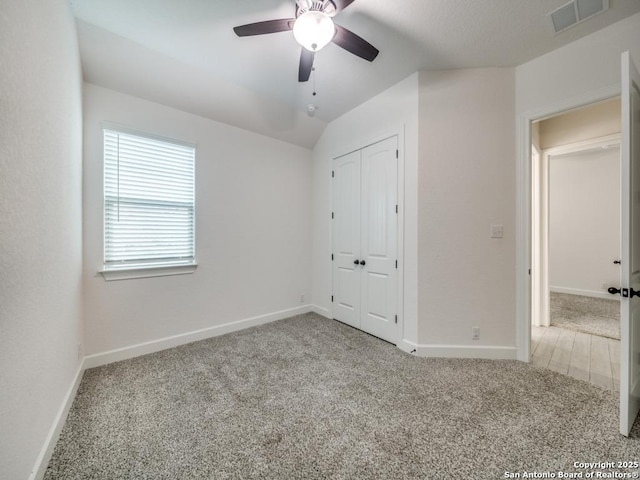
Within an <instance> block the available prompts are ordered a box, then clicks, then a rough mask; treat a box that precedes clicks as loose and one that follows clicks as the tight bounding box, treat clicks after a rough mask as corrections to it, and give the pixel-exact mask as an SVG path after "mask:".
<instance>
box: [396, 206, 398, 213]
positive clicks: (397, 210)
mask: <svg viewBox="0 0 640 480" xmlns="http://www.w3.org/2000/svg"><path fill="white" fill-rule="evenodd" d="M396 213H398V205H396Z"/></svg>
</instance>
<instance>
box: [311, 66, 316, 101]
mask: <svg viewBox="0 0 640 480" xmlns="http://www.w3.org/2000/svg"><path fill="white" fill-rule="evenodd" d="M311 73H312V74H313V96H314V97H315V96H316V95H317V92H316V67H311Z"/></svg>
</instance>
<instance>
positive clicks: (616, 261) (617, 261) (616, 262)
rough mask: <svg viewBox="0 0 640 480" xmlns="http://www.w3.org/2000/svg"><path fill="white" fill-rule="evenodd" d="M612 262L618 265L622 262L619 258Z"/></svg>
mask: <svg viewBox="0 0 640 480" xmlns="http://www.w3.org/2000/svg"><path fill="white" fill-rule="evenodd" d="M613 263H614V264H615V265H620V264H621V263H622V262H621V261H620V260H614V261H613Z"/></svg>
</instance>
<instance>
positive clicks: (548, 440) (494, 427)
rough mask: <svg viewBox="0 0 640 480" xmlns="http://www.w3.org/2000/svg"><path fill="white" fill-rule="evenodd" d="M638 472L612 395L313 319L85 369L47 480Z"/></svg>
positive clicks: (639, 435)
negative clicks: (610, 466) (617, 466)
mask: <svg viewBox="0 0 640 480" xmlns="http://www.w3.org/2000/svg"><path fill="white" fill-rule="evenodd" d="M639 458H640V427H639V425H638V424H636V426H635V427H634V430H633V433H632V438H629V439H627V438H624V437H622V436H620V435H619V434H618V397H617V396H616V395H615V394H613V393H612V392H610V391H605V390H603V389H601V388H598V387H595V386H592V385H589V384H588V383H585V382H581V381H578V380H575V379H573V378H570V377H567V376H564V375H560V374H557V373H554V372H552V371H550V370H547V369H542V368H537V367H534V366H532V365H528V364H525V363H522V362H517V361H490V360H461V359H426V358H418V357H415V356H412V355H409V354H406V353H403V352H402V351H400V350H399V349H397V348H396V347H394V346H392V345H390V344H388V343H386V342H383V341H381V340H378V339H376V338H374V337H371V336H369V335H367V334H365V333H362V332H360V331H358V330H355V329H352V328H350V327H347V326H345V325H343V324H340V323H338V322H336V321H333V320H327V319H324V318H322V317H320V316H318V315H315V314H305V315H301V316H297V317H293V318H290V319H286V320H281V321H278V322H274V323H271V324H268V325H264V326H260V327H255V328H251V329H247V330H243V331H239V332H235V333H232V334H228V335H224V336H220V337H216V338H211V339H208V340H204V341H200V342H196V343H191V344H189V345H184V346H181V347H177V348H173V349H170V350H165V351H162V352H158V353H154V354H150V355H146V356H143V357H138V358H134V359H131V360H127V361H123V362H119V363H114V364H111V365H107V366H104V367H99V368H94V369H90V370H87V371H86V372H85V374H84V378H83V379H82V383H81V385H80V388H79V391H78V394H77V397H76V399H75V401H74V403H73V406H72V408H71V411H70V413H69V417H68V419H67V422H66V425H65V426H64V429H63V432H62V434H61V437H60V440H59V441H58V444H57V446H56V448H55V451H54V454H53V457H52V459H51V461H50V463H49V466H48V469H47V472H46V475H45V479H46V480H53V479H83V480H87V479H111V480H112V479H172V480H175V479H185V480H186V479H216V480H217V479H256V478H260V479H263V478H264V479H326V478H333V479H401V478H407V479H413V478H416V479H445V478H446V479H450V478H451V479H452V478H455V479H497V478H504V472H506V471H509V472H524V471H527V472H532V471H534V470H535V471H539V472H547V471H551V472H558V471H584V470H581V469H579V468H574V467H573V464H574V462H588V461H592V462H596V461H605V460H606V461H625V460H638V459H639ZM622 471H625V472H631V470H626V469H622Z"/></svg>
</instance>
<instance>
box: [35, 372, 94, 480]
mask: <svg viewBox="0 0 640 480" xmlns="http://www.w3.org/2000/svg"><path fill="white" fill-rule="evenodd" d="M85 368H86V367H85V365H84V360H82V362H80V365H79V366H78V370H77V371H76V375H75V377H74V379H73V382H72V383H71V386H70V387H69V390H67V394H66V395H65V396H64V398H63V400H62V405H61V406H60V409H59V410H58V413H57V414H56V416H55V418H54V420H53V424H52V425H51V429H50V430H49V433H48V434H47V438H46V439H45V442H44V445H43V446H42V450H40V453H39V454H38V458H37V459H36V463H35V465H34V466H33V469H32V470H31V475H29V480H40V479H41V478H42V477H44V474H45V472H46V470H47V466H48V465H49V460H51V455H53V449H54V448H55V446H56V443H57V442H58V437H59V436H60V432H62V427H64V423H65V421H66V420H67V415H68V414H69V410H70V409H71V405H72V404H73V400H74V399H75V398H76V393H77V391H78V387H79V386H80V380H82V375H83V374H84V371H85Z"/></svg>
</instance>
